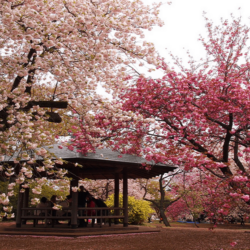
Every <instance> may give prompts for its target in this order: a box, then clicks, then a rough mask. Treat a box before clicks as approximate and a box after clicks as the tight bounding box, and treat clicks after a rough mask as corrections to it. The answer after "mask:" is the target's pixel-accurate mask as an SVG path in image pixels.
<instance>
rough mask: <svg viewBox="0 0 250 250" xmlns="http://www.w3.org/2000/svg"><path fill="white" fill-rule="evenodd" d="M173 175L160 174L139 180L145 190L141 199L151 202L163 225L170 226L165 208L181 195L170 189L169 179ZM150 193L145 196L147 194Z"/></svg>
mask: <svg viewBox="0 0 250 250" xmlns="http://www.w3.org/2000/svg"><path fill="white" fill-rule="evenodd" d="M173 177H174V175H172V176H171V175H167V174H165V175H164V174H161V175H160V176H159V177H158V178H156V179H153V180H145V181H141V182H140V183H141V186H142V188H143V190H144V191H145V193H144V196H143V199H144V200H146V201H149V202H151V203H152V206H153V207H154V209H155V210H156V211H157V214H158V216H159V217H160V218H162V220H163V223H164V224H165V226H167V227H170V224H169V222H168V219H167V216H166V210H167V208H168V207H169V206H171V205H172V204H173V203H175V202H177V201H178V200H179V199H180V198H181V197H180V196H179V195H178V194H177V193H176V192H175V190H171V180H172V178H173ZM148 194H149V195H150V196H149V197H147V195H148Z"/></svg>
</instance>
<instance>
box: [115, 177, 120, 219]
mask: <svg viewBox="0 0 250 250" xmlns="http://www.w3.org/2000/svg"><path fill="white" fill-rule="evenodd" d="M114 198H115V199H114V207H119V174H118V173H116V174H115V197H114ZM119 213H120V211H119V210H115V215H119ZM118 223H119V221H118V219H115V224H118Z"/></svg>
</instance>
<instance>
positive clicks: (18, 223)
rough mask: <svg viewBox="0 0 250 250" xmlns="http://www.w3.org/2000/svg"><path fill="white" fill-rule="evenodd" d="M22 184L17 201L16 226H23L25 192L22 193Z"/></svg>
mask: <svg viewBox="0 0 250 250" xmlns="http://www.w3.org/2000/svg"><path fill="white" fill-rule="evenodd" d="M21 188H22V187H21V185H19V192H18V201H17V212H16V227H21V222H22V221H21V213H22V205H23V193H20V190H21Z"/></svg>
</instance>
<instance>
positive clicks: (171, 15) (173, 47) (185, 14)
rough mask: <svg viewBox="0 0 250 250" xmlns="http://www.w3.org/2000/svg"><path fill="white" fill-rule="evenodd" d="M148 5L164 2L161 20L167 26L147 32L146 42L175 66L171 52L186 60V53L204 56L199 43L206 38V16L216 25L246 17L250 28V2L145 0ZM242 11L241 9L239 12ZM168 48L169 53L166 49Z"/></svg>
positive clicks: (244, 20) (243, 0)
mask: <svg viewBox="0 0 250 250" xmlns="http://www.w3.org/2000/svg"><path fill="white" fill-rule="evenodd" d="M142 1H143V2H144V3H145V4H146V5H147V4H151V3H153V2H162V3H163V5H162V7H161V9H160V10H161V12H160V17H161V19H162V20H163V21H164V22H165V25H164V26H163V27H156V28H154V29H153V31H150V32H146V40H147V41H150V42H153V43H154V44H155V47H156V49H157V50H158V51H159V53H160V55H161V56H163V57H164V58H166V61H167V62H171V59H170V57H169V52H170V51H171V52H172V53H173V54H174V55H177V56H179V57H181V58H184V59H185V58H186V59H187V56H186V51H187V50H189V51H190V54H191V55H193V56H194V58H196V59H198V60H199V59H200V58H201V57H202V56H204V50H203V48H202V45H201V43H200V42H199V41H198V38H199V35H200V34H201V35H202V36H204V37H205V36H206V29H205V20H204V18H203V12H204V11H205V12H206V16H207V17H208V18H209V19H210V20H212V21H213V22H214V23H215V24H219V23H220V19H221V18H223V19H230V18H231V17H230V15H231V14H233V15H234V16H235V17H240V16H242V21H243V23H244V24H247V25H249V26H250V19H249V17H250V0H172V1H171V2H172V4H171V5H168V4H167V2H169V0H167V1H166V2H165V1H164V0H162V1H159V0H142ZM239 8H240V9H239ZM166 48H167V49H166Z"/></svg>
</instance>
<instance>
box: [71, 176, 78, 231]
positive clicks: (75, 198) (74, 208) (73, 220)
mask: <svg viewBox="0 0 250 250" xmlns="http://www.w3.org/2000/svg"><path fill="white" fill-rule="evenodd" d="M72 187H78V180H72V181H71V182H70V190H71V188H72ZM77 212H78V192H72V210H71V228H77Z"/></svg>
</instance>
